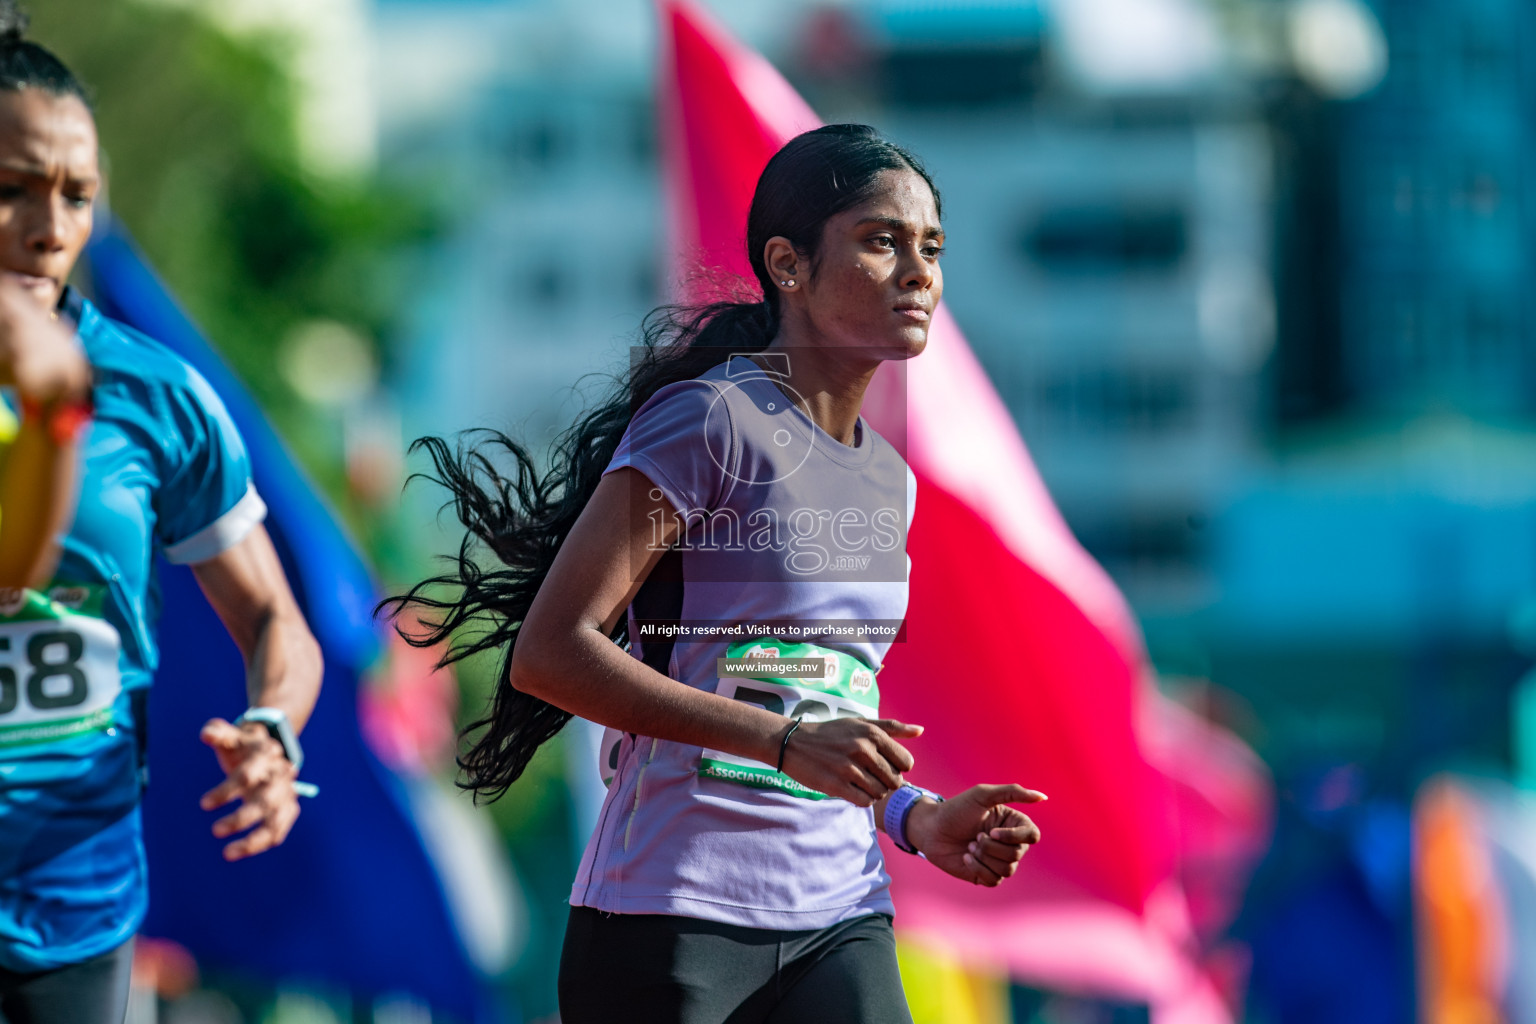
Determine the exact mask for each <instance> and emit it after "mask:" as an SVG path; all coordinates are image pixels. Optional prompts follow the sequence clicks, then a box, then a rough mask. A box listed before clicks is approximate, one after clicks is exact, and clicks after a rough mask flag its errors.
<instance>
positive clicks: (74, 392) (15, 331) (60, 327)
mask: <svg viewBox="0 0 1536 1024" xmlns="http://www.w3.org/2000/svg"><path fill="white" fill-rule="evenodd" d="M0 383H5V384H13V385H15V387H16V390H17V391H18V392H19V393H20V394H21V396H22V397H23V398H26V399H29V400H31V401H35V402H39V403H42V404H44V405H48V404H51V403H53V402H57V401H63V400H78V399H81V398H84V397H85V396H86V395H87V394H89V393H90V389H91V367H90V364H89V363H88V362H86V358H85V352H84V351H83V350H82V349H81V348H80V343H79V342H78V341H76V340H75V336H74V332H73V331H71V330H69V329H68V328H67V327H66V326H65V325H64V324H62V323H60V322H59V321H58V320H56V319H54V317H53V316H52V315H50V313H49V312H48V310H46V309H44V308H43V307H41V306H39V305H38V303H37V300H36V299H34V298H33V297H32V296H31V295H30V294H29V293H27V291H26V290H25V289H23V288H22V287H21V286H19V285H15V284H11V283H9V282H4V281H0Z"/></svg>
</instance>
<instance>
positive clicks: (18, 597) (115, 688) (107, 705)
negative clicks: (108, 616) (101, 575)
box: [0, 590, 123, 749]
mask: <svg viewBox="0 0 1536 1024" xmlns="http://www.w3.org/2000/svg"><path fill="white" fill-rule="evenodd" d="M121 650H122V643H121V639H120V638H119V637H118V634H117V630H116V629H114V628H112V626H111V625H109V624H108V623H107V622H106V621H104V620H102V619H100V618H96V617H94V616H91V615H85V614H80V613H78V612H73V611H70V610H69V609H68V608H66V607H64V606H63V605H62V604H59V603H58V602H56V601H51V600H49V599H48V598H47V597H44V596H43V595H42V594H39V593H37V592H35V591H31V590H26V591H15V590H11V591H0V749H4V748H9V747H17V746H23V745H32V744H38V743H49V742H53V741H55V740H61V739H67V738H69V737H71V736H78V735H80V734H82V733H87V732H93V731H96V730H100V729H107V728H110V727H111V726H112V724H113V715H112V708H113V705H114V704H115V703H116V701H117V698H118V695H119V694H120V693H122V689H123V680H122V673H121V671H120V669H119V667H118V657H119V654H120V653H121Z"/></svg>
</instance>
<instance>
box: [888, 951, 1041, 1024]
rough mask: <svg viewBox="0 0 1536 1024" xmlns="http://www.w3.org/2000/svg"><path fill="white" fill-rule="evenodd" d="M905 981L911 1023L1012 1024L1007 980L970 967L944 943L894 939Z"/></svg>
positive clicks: (992, 973) (903, 983) (902, 979)
mask: <svg viewBox="0 0 1536 1024" xmlns="http://www.w3.org/2000/svg"><path fill="white" fill-rule="evenodd" d="M896 961H897V963H898V965H899V966H900V967H901V984H902V987H903V988H904V989H906V993H907V1005H908V1006H910V1007H911V1009H912V1022H913V1024H1009V1022H1010V1021H1011V1020H1012V1019H1013V1016H1012V1009H1011V1007H1010V1005H1009V999H1008V978H1007V976H1006V975H1004V974H1002V973H1001V972H995V971H990V970H986V969H976V968H972V967H967V965H966V964H964V963H963V962H961V960H960V958H959V957H957V956H956V955H955V954H954V953H952V952H950V951H948V950H945V949H944V948H943V947H941V946H936V945H930V944H927V943H925V942H921V941H918V940H912V939H904V938H898V939H897V940H896Z"/></svg>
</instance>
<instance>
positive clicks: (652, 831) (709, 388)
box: [571, 357, 916, 930]
mask: <svg viewBox="0 0 1536 1024" xmlns="http://www.w3.org/2000/svg"><path fill="white" fill-rule="evenodd" d="M624 466H631V467H633V468H635V469H636V470H638V471H639V472H640V473H642V474H643V475H644V476H645V478H646V481H647V482H648V485H651V486H654V487H655V488H657V489H659V490H660V492H661V493H662V495H664V496H665V497H666V499H667V501H668V502H669V503H670V504H671V505H672V506H673V508H674V509H675V510H677V511H678V513H679V514H680V515H682V516H683V522H684V531H683V533H682V535H681V539H680V540H679V542H678V547H679V548H680V549H681V558H682V568H683V578H684V581H685V585H684V588H683V606H682V615H681V621H682V623H683V624H684V625H690V624H691V625H692V626H693V628H695V629H697V630H699V631H701V632H703V633H710V632H712V631H713V630H714V628H715V627H723V628H727V629H728V628H729V627H730V625H731V624H740V625H742V626H743V627H747V626H750V625H753V624H757V623H764V622H773V623H778V624H786V623H787V624H791V625H796V624H797V625H798V628H799V629H800V630H801V632H799V633H798V634H797V635H794V636H789V637H785V639H786V640H789V641H793V642H801V643H803V642H814V643H816V644H819V645H820V646H823V647H828V648H832V649H835V650H839V651H843V652H846V653H848V654H852V655H854V656H856V657H857V658H859V659H860V660H861V661H863V662H864V664H865V665H867V666H869V667H870V668H872V669H874V670H876V671H878V669H879V667H880V664H881V661H882V660H883V658H884V657H885V654H886V652H887V651H888V650H889V648H890V644H891V640H892V637H891V635H890V633H889V632H888V628H889V627H888V625H887V624H894V623H898V622H899V621H900V620H901V619H902V618H903V617H904V616H905V614H906V607H907V574H908V570H909V567H910V562H909V561H908V559H907V555H906V531H907V526H908V524H909V523H910V521H911V516H912V505H913V501H914V498H915V495H916V482H915V480H914V478H913V477H912V474H911V471H910V470H909V469H908V468H907V465H906V462H905V461H903V459H902V458H901V456H900V454H899V453H898V452H897V451H896V450H895V449H894V448H893V447H892V446H891V445H890V444H889V442H887V441H886V440H885V439H884V438H882V437H881V436H880V435H879V434H877V433H875V432H874V431H873V430H871V429H870V428H869V426H868V425H867V424H866V423H864V421H863V420H862V418H861V419H860V420H859V422H858V427H857V430H856V436H855V444H854V445H853V446H851V447H850V446H848V445H844V444H841V443H840V442H838V441H837V440H835V439H834V438H832V437H831V436H830V435H829V434H827V433H826V432H824V431H822V430H821V429H820V428H819V427H817V426H816V425H815V423H814V422H812V420H811V419H810V417H809V416H807V415H806V414H805V413H804V412H803V411H801V409H800V408H798V407H797V406H796V404H795V403H794V402H793V401H791V400H789V399H788V398H787V397H786V393H785V392H784V391H783V390H781V389H780V387H779V385H778V384H776V383H775V382H774V381H773V380H772V379H771V378H769V377H768V376H767V375H766V374H765V373H764V372H763V371H762V370H760V369H759V368H758V366H757V364H755V363H754V362H752V361H751V360H749V359H744V358H741V357H736V358H733V359H731V360H729V361H727V362H725V363H722V364H720V365H719V366H717V367H715V368H713V369H711V370H709V371H708V372H706V373H704V374H703V375H702V376H700V377H699V378H697V379H695V380H689V381H683V382H681V383H678V384H673V385H670V386H668V387H666V388H663V389H662V390H660V391H659V392H657V393H656V395H655V396H654V397H652V398H651V400H650V401H648V402H646V403H645V404H644V405H643V406H642V407H641V408H640V409H639V410H638V411H637V412H636V414H635V416H634V419H633V420H632V421H631V423H630V426H629V429H628V431H627V432H626V433H625V435H624V439H623V440H622V441H621V442H620V444H619V448H618V451H617V452H616V454H615V455H614V457H613V461H612V462H611V463H610V464H609V466H608V470H607V472H610V473H611V472H613V471H614V470H616V469H619V468H620V467H624ZM856 629H862V630H864V633H863V635H851V634H850V632H849V631H850V630H856ZM630 630H631V636H632V637H636V636H640V637H642V639H640V641H639V643H638V644H637V645H636V649H635V650H634V651H633V652H632V653H634V654H635V655H636V656H637V657H638V656H640V654H641V651H642V649H643V643H644V640H643V633H641V632H640V631H638V630H637V623H636V621H635V618H634V611H633V609H631V611H630ZM741 639H742V637H741V636H740V635H736V636H732V635H729V634H727V635H720V636H714V637H711V638H709V639H702V640H691V639H690V638H689V637H688V636H686V635H684V636H677V637H676V638H675V645H674V646H673V648H672V655H671V662H670V666H669V672H668V674H669V675H670V676H671V677H672V678H674V679H677V680H679V681H680V682H682V683H684V684H686V685H688V686H693V687H697V688H699V689H701V690H708V691H711V692H716V691H722V690H725V689H729V687H727V686H724V685H723V684H722V680H721V678H720V676H719V673H718V671H717V664H716V659H718V658H720V657H723V656H724V655H725V653H726V648H727V647H728V646H729V645H730V644H731V643H732V642H733V641H739V640H741ZM704 759H705V752H704V751H703V750H701V749H700V748H699V747H697V746H690V745H686V744H682V743H674V742H670V741H667V740H659V739H655V738H653V737H648V736H633V735H626V736H624V737H623V738H622V741H621V742H620V743H619V746H618V752H617V759H616V761H615V762H614V774H613V780H612V783H611V785H610V787H609V790H608V796H607V799H606V800H605V801H604V803H603V808H602V811H601V813H600V815H599V817H598V825H597V828H596V830H595V832H594V833H593V835H592V838H591V840H590V841H589V842H588V844H587V849H586V852H585V854H584V855H583V857H582V861H581V867H580V869H579V870H578V872H577V875H576V882H575V885H574V886H573V887H572V890H571V903H572V904H574V905H576V906H587V907H594V908H596V909H599V910H605V911H609V912H614V913H634V914H678V915H684V916H689V917H698V918H704V919H707V920H712V921H722V922H725V923H728V924H735V925H743V926H747V927H753V928H773V929H786V930H788V929H808V928H824V927H827V926H829V925H833V924H836V923H837V922H839V921H843V920H846V919H848V918H851V917H857V916H860V915H863V914H871V913H877V912H883V913H890V912H891V910H892V907H891V901H890V895H889V891H888V889H889V885H890V878H889V876H887V875H886V873H885V868H884V862H883V859H882V857H881V853H880V848H879V845H878V844H877V843H876V842H875V825H874V816H873V814H872V812H871V811H870V810H869V809H867V808H860V807H856V806H855V805H853V804H851V803H848V802H847V801H844V800H839V799H807V798H805V797H804V796H802V795H795V794H793V793H789V792H784V791H782V790H775V789H772V788H758V787H754V786H752V785H747V784H743V783H741V782H736V781H731V780H730V779H728V778H723V777H710V776H707V775H702V774H700V765H701V761H703V760H704ZM712 763H714V762H712ZM766 767H767V768H768V769H771V768H772V767H773V766H772V765H768V766H766ZM743 774H746V773H743Z"/></svg>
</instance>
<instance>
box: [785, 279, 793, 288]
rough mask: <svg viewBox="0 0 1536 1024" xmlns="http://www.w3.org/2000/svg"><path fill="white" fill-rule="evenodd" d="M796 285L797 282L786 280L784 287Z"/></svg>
mask: <svg viewBox="0 0 1536 1024" xmlns="http://www.w3.org/2000/svg"><path fill="white" fill-rule="evenodd" d="M794 286H795V282H793V281H785V282H784V287H785V288H793V287H794Z"/></svg>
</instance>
